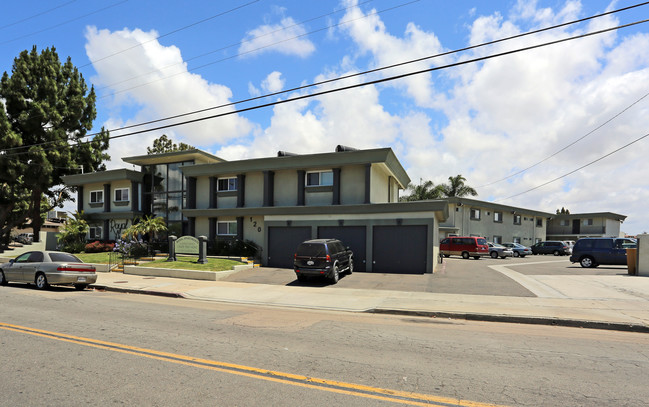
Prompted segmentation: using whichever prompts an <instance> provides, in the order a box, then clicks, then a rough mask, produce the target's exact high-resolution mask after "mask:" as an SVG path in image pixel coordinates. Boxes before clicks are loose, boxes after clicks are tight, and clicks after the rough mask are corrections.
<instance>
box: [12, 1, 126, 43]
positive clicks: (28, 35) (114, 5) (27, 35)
mask: <svg viewBox="0 0 649 407" xmlns="http://www.w3.org/2000/svg"><path fill="white" fill-rule="evenodd" d="M127 1H128V0H122V1H119V2H117V3H113V4H111V5H110V6H106V7H103V8H100V9H97V10H95V11H92V12H90V13H87V14H84V15H82V16H79V17H75V18H72V19H70V20H66V21H64V22H62V23H58V24H55V25H51V26H49V27H47V28H43V29H42V30H39V31H34V32H32V33H29V34H25V35H21V36H20V37H16V38H13V39H11V40H7V41H2V42H0V45H4V44H8V43H10V42H14V41H18V40H21V39H23V38H27V37H31V36H32V35H36V34H40V33H42V32H45V31H49V30H51V29H54V28H58V27H61V26H63V25H66V24H68V23H71V22H73V21H77V20H81V19H82V18H85V17H88V16H91V15H93V14H97V13H100V12H102V11H104V10H108V9H109V8H113V7H116V6H119V5H120V4H123V3H126V2H127Z"/></svg>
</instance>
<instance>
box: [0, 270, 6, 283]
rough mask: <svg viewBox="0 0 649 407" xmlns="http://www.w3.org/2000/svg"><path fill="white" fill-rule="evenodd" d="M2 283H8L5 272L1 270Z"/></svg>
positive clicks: (0, 278)
mask: <svg viewBox="0 0 649 407" xmlns="http://www.w3.org/2000/svg"><path fill="white" fill-rule="evenodd" d="M0 285H7V279H6V278H5V273H4V272H3V271H2V270H0Z"/></svg>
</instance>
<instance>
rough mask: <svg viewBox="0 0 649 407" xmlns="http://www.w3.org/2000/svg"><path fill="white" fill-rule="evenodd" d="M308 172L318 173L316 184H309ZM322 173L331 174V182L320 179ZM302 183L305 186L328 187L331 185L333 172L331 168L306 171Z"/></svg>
mask: <svg viewBox="0 0 649 407" xmlns="http://www.w3.org/2000/svg"><path fill="white" fill-rule="evenodd" d="M310 174H318V181H317V182H318V183H317V184H309V175H310ZM323 174H331V183H324V182H323V180H322V178H323V177H322V175H323ZM304 184H305V185H306V186H307V187H328V186H332V185H333V184H334V172H333V171H332V170H324V171H307V173H306V176H305V177H304Z"/></svg>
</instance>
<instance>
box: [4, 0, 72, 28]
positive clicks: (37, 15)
mask: <svg viewBox="0 0 649 407" xmlns="http://www.w3.org/2000/svg"><path fill="white" fill-rule="evenodd" d="M75 1H77V0H71V1H68V2H67V3H63V4H59V5H58V6H55V7H52V8H50V9H47V10H45V11H41V12H40V13H36V14H33V15H31V16H29V17H25V18H23V19H21V20H18V21H14V22H13V23H9V24H5V25H3V26H2V27H0V30H4V29H5V28H9V27H13V26H14V25H18V24H20V23H24V22H25V21H29V20H31V19H34V18H36V17H40V16H42V15H44V14H47V13H49V12H52V11H54V10H58V9H60V8H63V7H65V6H67V5H68V4H72V3H74V2H75Z"/></svg>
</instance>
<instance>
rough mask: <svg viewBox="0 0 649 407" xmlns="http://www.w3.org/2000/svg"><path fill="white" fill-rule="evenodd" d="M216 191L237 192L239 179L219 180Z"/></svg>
mask: <svg viewBox="0 0 649 407" xmlns="http://www.w3.org/2000/svg"><path fill="white" fill-rule="evenodd" d="M216 190H217V191H218V192H224V191H236V190H237V178H236V177H230V178H219V179H218V181H217V184H216Z"/></svg>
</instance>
